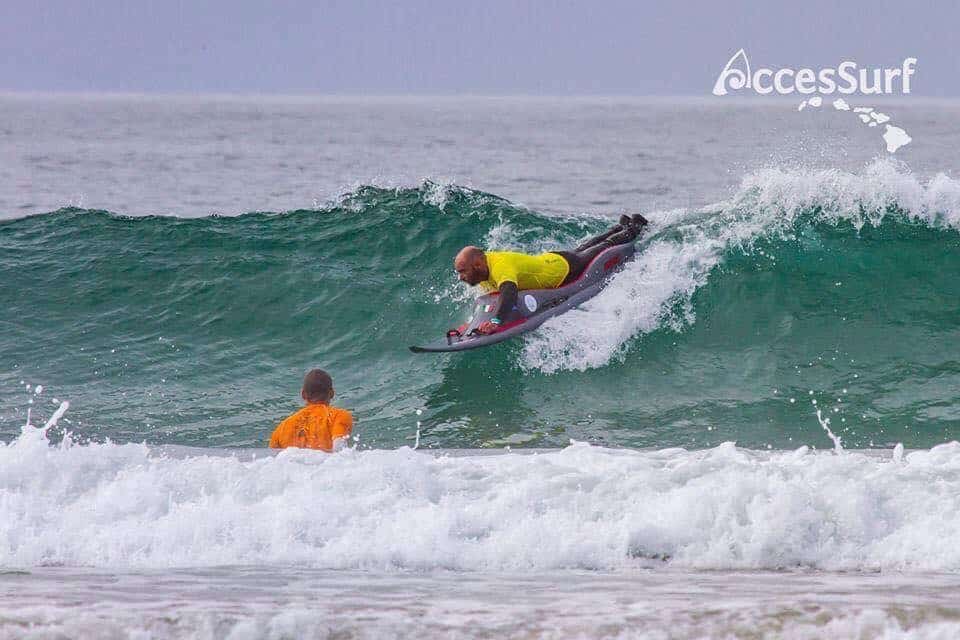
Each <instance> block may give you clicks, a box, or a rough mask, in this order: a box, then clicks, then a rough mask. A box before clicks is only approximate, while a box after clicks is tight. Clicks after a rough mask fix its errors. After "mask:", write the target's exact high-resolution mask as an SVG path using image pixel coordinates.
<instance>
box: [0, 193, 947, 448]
mask: <svg viewBox="0 0 960 640" xmlns="http://www.w3.org/2000/svg"><path fill="white" fill-rule="evenodd" d="M896 175H900V176H901V178H902V180H901V182H904V181H906V182H907V183H909V184H908V188H906V191H904V188H900V187H898V188H897V189H892V190H891V189H889V188H886V189H883V188H880V189H877V190H876V192H877V193H874V190H873V189H872V188H871V184H873V183H872V182H871V180H872V179H873V178H871V177H870V176H867V177H862V176H861V177H855V178H856V180H854V178H850V177H849V176H843V175H839V174H836V175H832V176H830V175H825V176H824V175H820V176H799V177H798V176H796V175H786V174H780V175H779V176H778V175H773V176H771V175H767V176H761V177H758V178H756V179H755V180H753V181H751V180H752V179H747V180H745V181H744V185H743V186H742V187H741V190H740V192H739V193H738V194H737V195H736V196H735V197H734V198H732V199H731V201H730V202H728V203H725V204H723V205H718V206H717V207H712V208H710V209H707V210H703V211H694V212H690V211H681V212H664V213H662V214H655V213H652V214H651V215H650V217H651V218H652V219H654V220H655V223H654V225H653V228H652V232H651V235H650V236H649V237H648V238H647V239H645V240H644V241H643V242H642V244H641V249H642V253H641V255H640V256H639V257H638V259H637V260H636V261H634V263H633V264H631V265H630V266H629V267H628V268H627V269H626V270H625V271H624V272H623V273H621V274H619V275H618V276H617V277H616V278H615V279H614V281H613V282H612V283H611V285H610V286H609V287H608V288H607V290H605V291H604V292H603V293H602V294H601V295H600V296H598V297H597V298H596V299H595V300H594V301H591V302H590V303H588V304H587V305H586V306H585V307H584V308H583V309H580V310H577V311H574V312H571V313H570V314H567V315H566V316H563V317H561V318H558V319H556V321H551V322H549V323H548V324H547V325H545V326H544V327H543V328H542V329H541V330H540V331H538V332H536V333H535V334H532V335H531V336H529V337H528V338H526V339H520V340H515V341H510V342H507V343H504V344H501V345H497V346H494V347H491V348H488V349H484V350H480V351H477V352H471V353H464V354H457V355H451V356H423V355H420V356H417V355H413V354H410V353H409V352H408V351H407V349H406V347H407V346H408V345H410V344H414V343H418V342H423V341H426V340H429V339H432V338H434V337H436V336H438V335H440V334H441V333H442V332H443V331H444V330H445V329H447V328H448V327H450V326H454V325H456V324H458V323H459V322H460V321H462V319H463V317H464V315H465V313H466V308H467V306H468V304H467V303H468V300H469V293H468V292H467V291H466V290H464V289H463V288H461V286H460V285H457V284H456V283H455V277H454V274H453V272H452V266H451V261H452V257H453V255H454V254H455V253H456V251H457V249H459V248H460V247H461V246H463V245H465V244H475V243H479V244H485V245H487V246H496V247H508V248H517V249H522V250H527V251H539V250H547V249H550V248H558V247H563V246H566V245H569V244H572V243H574V242H576V241H577V240H578V239H581V238H583V237H585V236H587V235H589V234H591V233H595V232H597V231H600V230H602V229H603V228H604V226H605V221H603V220H596V219H592V218H573V217H572V218H567V219H558V218H554V217H546V216H541V215H538V214H536V213H534V212H531V211H529V210H526V209H524V208H522V207H518V206H516V205H513V204H511V203H509V202H506V201H504V200H502V199H499V198H497V197H495V196H492V195H488V194H484V193H480V192H476V191H470V190H468V189H463V188H459V187H451V186H440V185H435V184H430V183H426V184H424V185H422V186H421V187H419V188H416V189H381V188H373V187H364V188H361V189H359V190H357V191H355V192H353V193H351V194H348V195H347V196H345V197H343V198H342V199H341V200H340V201H339V202H337V203H336V204H335V205H333V206H330V207H327V208H323V209H319V210H303V211H293V212H289V213H284V214H268V213H251V214H247V215H244V216H239V217H233V218H230V217H223V218H218V217H212V218H201V219H183V218H157V217H150V218H127V217H120V216H116V215H113V214H109V213H106V212H100V211H89V210H79V209H65V210H60V211H57V212H53V213H50V214H45V215H40V216H34V217H30V218H23V219H19V220H14V221H10V222H5V223H2V224H0V282H3V283H4V284H3V287H2V288H0V323H2V326H3V328H4V330H3V332H2V334H0V362H2V363H3V366H2V372H0V416H2V419H0V434H2V435H3V437H4V439H10V438H12V437H13V436H15V435H16V434H17V433H19V429H20V426H21V425H22V424H23V423H24V422H25V419H26V412H27V410H28V409H29V410H31V412H33V414H34V415H35V416H45V415H47V414H49V413H50V412H51V411H52V409H53V408H54V405H53V403H52V397H53V396H56V397H57V398H58V399H63V398H67V399H69V400H70V401H71V408H70V411H69V413H68V417H69V420H70V423H69V424H68V425H66V427H67V428H68V429H70V430H72V431H73V432H74V433H75V435H79V436H81V437H83V436H86V437H93V438H97V439H102V438H110V439H112V440H114V441H121V442H125V441H143V440H146V441H147V442H150V443H174V444H189V445H199V446H226V445H237V446H263V443H264V441H265V438H266V437H268V436H269V433H270V431H271V429H272V428H273V426H274V425H275V424H276V422H277V421H278V420H279V419H280V418H282V417H284V416H285V415H286V414H287V413H289V412H291V411H293V410H295V409H296V407H297V406H298V392H299V383H300V379H301V376H302V374H303V372H304V371H305V370H306V369H308V368H310V367H313V366H321V367H323V368H326V369H328V370H329V371H330V372H331V373H332V374H333V375H334V380H335V383H336V389H337V400H336V402H337V403H338V404H340V405H341V406H344V407H347V408H350V409H352V410H353V411H354V414H355V416H356V418H357V419H358V433H359V437H360V442H361V445H369V446H375V447H394V446H398V445H401V444H404V443H408V444H409V443H411V442H412V438H413V436H414V434H415V432H416V429H417V422H418V421H420V422H421V423H422V424H421V430H422V436H423V437H422V442H423V443H424V444H425V445H428V446H438V447H474V446H500V445H504V444H512V445H515V446H557V445H562V444H566V443H567V442H568V441H569V439H570V438H574V439H578V440H589V441H591V442H597V443H606V444H616V445H628V446H657V447H665V446H675V445H676V446H692V447H700V446H706V445H716V444H717V443H719V442H722V441H725V440H736V441H737V442H738V444H740V445H743V446H748V447H754V448H757V447H765V446H771V447H774V448H784V447H791V446H799V445H801V444H813V445H817V446H830V441H829V440H828V438H827V436H826V432H825V429H824V428H823V426H822V424H821V421H824V424H826V423H825V421H826V420H827V419H829V420H830V423H829V425H828V426H830V428H831V429H832V430H833V431H834V432H835V433H837V435H839V436H840V437H841V438H842V439H843V442H844V445H845V446H861V447H869V446H885V445H888V444H891V443H895V442H903V443H904V444H905V445H906V446H908V447H920V446H923V447H927V446H931V445H933V444H936V443H939V442H942V441H944V440H949V439H953V438H955V437H956V434H957V433H958V428H960V402H958V401H957V399H956V398H957V391H956V390H957V389H958V388H960V346H958V345H960V341H958V340H957V338H958V336H960V313H958V311H960V309H958V306H960V303H958V302H957V301H958V299H960V295H958V294H960V284H958V283H960V237H958V235H957V233H956V231H955V230H954V229H953V228H952V226H951V223H950V221H949V219H948V218H949V216H948V214H949V213H950V206H952V205H950V206H948V205H949V203H947V205H944V204H943V203H942V202H941V200H942V199H943V194H944V189H942V188H938V189H937V190H936V193H933V187H932V186H931V185H927V186H926V187H924V186H922V185H919V186H917V187H916V188H917V189H919V192H918V195H917V198H919V200H916V199H914V200H911V199H910V198H911V196H910V194H911V193H912V192H911V191H910V189H913V188H914V187H912V186H910V185H912V184H914V183H915V181H914V183H910V180H911V179H908V178H907V177H904V176H902V174H896ZM778 180H779V181H780V182H778ZM845 181H847V182H845ZM851 181H852V182H851ZM781 183H783V184H781ZM784 184H788V185H790V188H789V189H786V190H785V189H784V186H783V185H784ZM942 186H943V185H940V187H942ZM947 186H948V187H949V189H953V185H952V184H951V185H947ZM949 189H947V191H949ZM785 193H786V194H787V195H784V194H785ZM951 193H952V192H951ZM948 195H950V194H949V193H948ZM934 196H936V197H934ZM937 198H939V200H938V199H937ZM945 216H946V217H945ZM27 384H43V385H44V386H45V387H46V390H45V391H44V392H43V394H41V395H39V396H35V395H31V393H30V392H29V391H28V390H27V388H26V385H27ZM811 392H812V393H811ZM31 399H32V400H33V402H32V403H31V402H30V400H31ZM814 401H816V403H815V404H814ZM418 410H421V411H422V414H420V415H418V413H417V411H418ZM817 410H819V411H820V420H818V418H817ZM36 422H37V420H36V419H34V423H36Z"/></svg>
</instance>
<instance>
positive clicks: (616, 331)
mask: <svg viewBox="0 0 960 640" xmlns="http://www.w3.org/2000/svg"><path fill="white" fill-rule="evenodd" d="M647 217H648V218H650V219H651V220H652V221H653V225H652V228H651V231H652V232H653V235H652V237H650V239H649V240H648V241H647V243H646V246H645V247H644V249H643V251H642V252H641V253H640V254H639V255H638V256H637V258H636V259H635V260H633V261H632V262H631V263H630V264H629V265H627V267H626V269H625V270H624V272H623V273H621V274H619V275H618V276H617V277H616V278H615V279H614V280H613V281H612V282H611V283H610V285H609V286H607V287H606V289H605V290H604V291H602V292H601V293H600V294H599V295H597V296H596V297H595V298H593V299H592V300H590V301H588V302H587V303H585V304H584V305H583V306H582V307H581V309H580V310H579V311H575V312H572V313H568V314H565V315H563V316H560V317H557V318H554V319H551V320H549V321H548V322H547V323H545V324H544V325H543V327H542V328H541V329H540V331H539V332H538V333H537V334H535V335H532V336H530V337H529V338H528V339H527V341H526V344H525V348H524V353H523V365H524V366H525V367H526V368H527V369H537V370H541V371H544V372H547V373H553V372H556V371H561V370H579V371H583V370H587V369H591V368H598V367H603V366H606V365H608V364H610V363H611V362H612V361H616V360H617V359H620V358H622V356H623V355H624V352H625V350H626V349H627V347H628V346H629V343H630V341H631V340H632V339H633V338H635V337H636V336H639V335H643V334H648V333H651V332H653V331H656V330H657V329H661V328H672V329H679V328H681V327H683V326H684V325H686V324H689V323H692V322H693V321H694V320H695V318H696V314H695V308H694V305H693V304H692V300H693V297H694V295H695V294H696V293H697V292H698V291H700V290H702V289H703V288H704V287H706V286H707V285H708V282H709V279H710V276H711V274H712V273H713V272H715V270H716V269H718V268H722V267H723V266H724V265H725V264H726V263H727V262H728V261H729V259H730V258H731V256H734V255H738V254H741V253H743V252H744V251H747V252H749V251H750V250H751V249H752V248H753V247H754V246H755V245H756V243H758V242H760V241H763V240H771V239H773V240H780V241H783V240H786V239H788V238H791V237H795V235H796V233H797V231H798V229H800V228H802V227H804V226H808V225H826V226H832V227H839V226H843V225H850V226H851V227H852V228H854V229H855V230H857V231H859V230H861V229H862V228H863V227H864V226H865V225H870V226H873V227H878V226H880V225H881V224H883V222H884V221H885V220H893V221H901V222H910V223H917V224H921V225H924V226H927V227H930V228H934V229H951V230H957V229H960V182H958V181H957V180H954V179H952V178H950V177H948V176H947V175H945V174H942V173H940V174H937V175H935V176H933V177H932V178H930V179H929V180H928V181H926V182H923V181H921V180H920V179H919V178H917V177H916V176H914V175H913V174H912V173H911V172H910V171H909V169H908V168H907V167H906V165H904V164H902V163H899V162H896V161H894V160H887V159H884V160H878V161H874V162H873V163H871V164H870V165H868V166H867V167H866V168H865V169H864V170H863V171H862V172H861V173H859V174H855V173H850V172H846V171H839V170H835V169H828V170H816V171H811V170H789V171H788V170H784V169H780V168H770V169H764V170H761V171H757V172H754V173H751V174H749V175H747V176H746V177H744V178H743V180H742V181H741V184H740V187H739V188H738V189H737V191H736V193H735V194H734V195H733V196H732V197H731V198H729V199H728V200H726V201H723V202H720V203H717V204H715V205H711V206H709V207H704V208H703V209H700V210H698V211H686V210H676V211H663V212H652V213H649V214H648V216H647Z"/></svg>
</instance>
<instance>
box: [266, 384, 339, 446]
mask: <svg viewBox="0 0 960 640" xmlns="http://www.w3.org/2000/svg"><path fill="white" fill-rule="evenodd" d="M333 395H334V390H333V379H332V378H331V377H330V374H328V373H327V372H326V371H324V370H323V369H313V370H311V371H309V372H308V373H307V375H306V376H304V378H303V388H302V389H301V390H300V397H302V398H303V400H304V402H306V403H307V405H306V406H305V407H304V408H302V409H300V410H299V411H297V412H296V413H294V414H293V415H291V416H289V417H288V418H286V419H285V420H283V421H282V422H281V423H280V424H278V425H277V428H276V429H274V430H273V435H271V436H270V447H271V448H273V449H283V448H285V447H299V448H301V449H322V450H323V451H333V445H334V444H335V443H336V441H337V439H339V438H346V437H348V436H349V435H350V432H351V431H352V430H353V416H352V415H350V412H349V411H346V410H344V409H338V408H337V407H331V406H330V401H331V400H333Z"/></svg>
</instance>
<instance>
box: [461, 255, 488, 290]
mask: <svg viewBox="0 0 960 640" xmlns="http://www.w3.org/2000/svg"><path fill="white" fill-rule="evenodd" d="M453 269H454V271H456V272H457V276H459V278H460V280H461V281H462V282H466V283H467V284H470V285H474V284H480V283H481V282H483V281H484V280H486V279H487V278H489V277H490V270H489V269H488V268H487V256H486V255H484V253H483V249H481V248H480V247H472V246H471V247H464V248H463V249H461V250H460V253H458V254H457V257H456V258H454V259H453Z"/></svg>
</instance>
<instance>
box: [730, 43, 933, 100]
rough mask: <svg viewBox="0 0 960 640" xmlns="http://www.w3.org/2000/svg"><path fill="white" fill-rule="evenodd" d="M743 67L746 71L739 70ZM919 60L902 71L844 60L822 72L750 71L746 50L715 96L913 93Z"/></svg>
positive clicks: (735, 57)
mask: <svg viewBox="0 0 960 640" xmlns="http://www.w3.org/2000/svg"><path fill="white" fill-rule="evenodd" d="M740 66H742V67H743V68H739V67H740ZM916 66H917V59H916V58H906V59H904V61H903V64H902V65H900V66H899V67H892V68H873V69H868V68H860V67H859V65H857V63H856V62H854V61H852V60H844V61H843V62H841V63H840V64H839V65H837V66H836V68H830V67H827V68H824V69H820V70H819V71H814V70H813V69H809V68H803V69H799V70H794V69H790V68H783V69H777V70H773V69H769V68H767V67H762V68H760V69H757V70H756V71H754V72H752V73H751V71H750V61H749V60H748V59H747V54H746V52H745V51H744V50H743V49H740V50H739V51H737V52H736V53H735V54H733V56H732V57H731V58H730V59H729V60H728V61H727V64H726V66H725V67H724V68H723V71H721V72H720V75H719V76H717V81H716V82H715V83H714V85H713V95H715V96H725V95H727V93H728V90H727V87H729V88H730V89H733V90H734V91H737V90H740V89H753V90H754V91H755V92H756V93H758V94H760V95H767V94H770V93H773V92H774V91H776V92H777V93H779V94H780V95H785V96H786V95H790V94H791V93H794V92H796V93H800V94H813V93H819V94H822V95H830V94H832V93H835V92H836V93H842V94H845V95H850V94H854V93H858V94H861V95H865V96H868V95H889V94H892V93H904V94H906V93H910V77H911V76H913V74H914V73H915V72H916Z"/></svg>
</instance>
